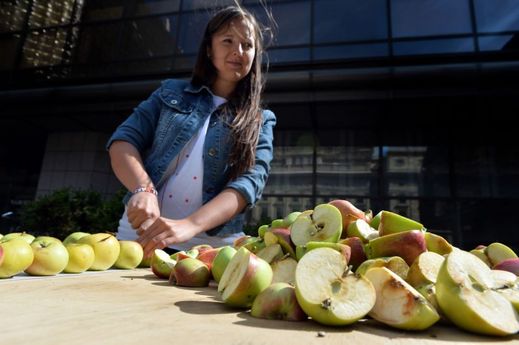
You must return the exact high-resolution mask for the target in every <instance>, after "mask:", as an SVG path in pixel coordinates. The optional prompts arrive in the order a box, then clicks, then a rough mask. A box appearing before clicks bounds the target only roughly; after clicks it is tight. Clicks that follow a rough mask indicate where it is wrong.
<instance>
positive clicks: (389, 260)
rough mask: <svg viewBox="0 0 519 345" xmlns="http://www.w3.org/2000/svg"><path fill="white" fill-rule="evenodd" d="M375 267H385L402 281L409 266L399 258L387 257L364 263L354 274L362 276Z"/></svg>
mask: <svg viewBox="0 0 519 345" xmlns="http://www.w3.org/2000/svg"><path fill="white" fill-rule="evenodd" d="M375 267H386V268H388V269H389V270H391V271H393V272H395V273H396V274H398V275H399V276H400V277H401V278H402V279H406V278H407V273H408V271H409V265H408V264H407V263H406V262H405V261H404V259H402V258H401V257H400V256H388V257H383V258H376V259H369V260H366V261H364V262H363V263H362V264H361V265H360V266H359V267H358V268H357V269H356V270H355V273H357V274H361V275H364V274H366V272H367V271H368V270H369V269H371V268H375Z"/></svg>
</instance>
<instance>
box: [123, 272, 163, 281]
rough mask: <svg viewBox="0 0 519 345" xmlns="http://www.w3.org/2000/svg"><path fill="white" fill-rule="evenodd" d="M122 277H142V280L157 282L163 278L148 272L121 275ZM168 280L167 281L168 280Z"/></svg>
mask: <svg viewBox="0 0 519 345" xmlns="http://www.w3.org/2000/svg"><path fill="white" fill-rule="evenodd" d="M121 278H126V279H141V280H149V281H157V282H160V281H162V280H161V279H159V278H157V276H156V275H154V274H151V273H150V274H146V275H144V276H143V275H134V276H132V275H126V276H121ZM166 282H167V281H166Z"/></svg>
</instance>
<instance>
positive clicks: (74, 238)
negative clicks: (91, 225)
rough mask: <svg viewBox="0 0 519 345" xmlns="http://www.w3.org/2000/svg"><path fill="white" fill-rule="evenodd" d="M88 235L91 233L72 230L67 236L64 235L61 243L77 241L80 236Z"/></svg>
mask: <svg viewBox="0 0 519 345" xmlns="http://www.w3.org/2000/svg"><path fill="white" fill-rule="evenodd" d="M88 235H91V234H90V233H88V232H82V231H76V232H73V233H71V234H69V235H68V236H67V237H65V239H64V240H63V245H65V246H66V245H67V244H69V243H77V241H78V240H79V239H80V238H81V237H85V236H88Z"/></svg>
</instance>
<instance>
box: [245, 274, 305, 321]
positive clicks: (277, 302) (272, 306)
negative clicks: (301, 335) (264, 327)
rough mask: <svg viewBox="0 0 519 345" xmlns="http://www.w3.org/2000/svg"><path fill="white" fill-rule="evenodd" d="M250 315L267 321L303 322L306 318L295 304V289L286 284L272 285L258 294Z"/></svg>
mask: <svg viewBox="0 0 519 345" xmlns="http://www.w3.org/2000/svg"><path fill="white" fill-rule="evenodd" d="M250 314H251V316H254V317H258V318H262V319H269V320H287V321H304V320H306V319H307V318H308V316H307V315H306V314H305V312H304V311H303V309H301V307H300V306H299V303H298V302H297V298H296V292H295V288H294V287H293V286H291V285H289V284H287V283H272V284H271V285H270V286H269V287H268V288H266V289H265V290H263V291H262V292H260V294H259V295H258V296H257V297H256V298H255V299H254V303H253V304H252V308H251V312H250Z"/></svg>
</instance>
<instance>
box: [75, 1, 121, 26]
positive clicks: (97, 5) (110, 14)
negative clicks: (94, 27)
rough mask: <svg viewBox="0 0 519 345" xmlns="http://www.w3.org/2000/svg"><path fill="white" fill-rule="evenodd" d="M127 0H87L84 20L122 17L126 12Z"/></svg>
mask: <svg viewBox="0 0 519 345" xmlns="http://www.w3.org/2000/svg"><path fill="white" fill-rule="evenodd" d="M126 3H127V1H125V0H111V1H106V0H87V1H86V3H85V7H84V11H83V17H82V21H85V22H90V21H99V20H109V19H117V18H121V17H122V16H123V13H124V6H125V4H126Z"/></svg>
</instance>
